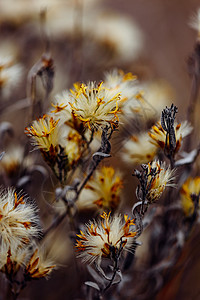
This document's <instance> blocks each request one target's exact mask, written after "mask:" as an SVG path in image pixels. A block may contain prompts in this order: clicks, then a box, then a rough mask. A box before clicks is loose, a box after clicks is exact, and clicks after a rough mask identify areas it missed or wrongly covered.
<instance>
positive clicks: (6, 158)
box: [0, 0, 200, 300]
mask: <svg viewBox="0 0 200 300" xmlns="http://www.w3.org/2000/svg"><path fill="white" fill-rule="evenodd" d="M84 2H85V3H84ZM95 2H96V1H95ZM97 2H100V1H97ZM97 2H96V6H95V7H94V6H93V4H92V2H90V1H89V0H88V1H86V0H85V1H75V0H74V1H69V3H68V6H67V5H64V4H63V3H62V1H61V2H59V5H61V7H60V10H58V11H57V9H58V7H57V6H55V3H54V2H53V1H52V3H53V5H54V6H53V7H54V9H55V10H54V11H53V12H52V11H51V14H50V17H49V16H48V10H43V11H42V12H41V13H40V22H38V23H37V24H40V28H41V32H42V34H41V36H42V42H43V43H44V51H43V53H42V51H41V53H42V55H41V57H39V56H38V55H36V54H35V57H34V59H33V58H32V59H31V57H29V56H27V55H24V56H23V55H22V54H19V53H18V54H17V53H14V54H13V57H7V58H5V57H2V58H1V57H0V107H1V113H0V115H1V117H2V121H1V123H0V146H1V148H0V150H1V154H0V179H1V191H0V271H1V273H0V275H1V289H0V298H1V299H22V298H24V297H29V296H28V295H31V293H32V292H33V289H34V287H35V286H36V285H34V283H33V282H34V281H39V280H42V279H41V278H51V276H53V278H54V281H55V282H56V284H55V285H53V288H54V289H55V290H54V293H55V294H54V295H53V296H52V297H53V298H52V297H51V298H50V299H59V297H60V299H63V295H62V296H61V295H57V296H56V289H58V283H59V284H60V285H63V282H60V281H59V279H56V273H59V272H61V271H62V272H64V273H66V274H67V276H69V277H70V276H71V275H70V272H74V274H75V275H74V276H72V277H73V278H74V282H73V283H72V281H73V279H72V281H70V280H69V286H68V287H67V288H66V290H67V291H69V290H70V288H71V287H70V285H73V288H72V290H73V295H70V296H69V298H66V297H65V299H72V298H73V299H88V300H89V299H96V300H97V299H113V300H114V299H134V300H145V299H155V297H156V296H157V295H158V294H159V293H160V292H162V290H163V289H164V288H165V286H166V283H168V282H169V280H170V278H171V277H170V276H172V271H173V269H174V268H175V267H176V264H177V262H178V261H179V259H180V257H181V254H182V253H183V251H184V247H185V244H186V242H187V241H188V240H189V238H190V237H191V234H192V232H193V230H194V228H195V226H196V224H198V223H199V197H200V177H199V174H198V168H197V167H196V165H197V164H198V154H199V149H200V148H199V144H198V143H196V142H195V143H194V140H195V139H193V138H192V136H193V133H192V131H193V129H195V114H194V112H195V110H196V108H197V100H198V91H199V78H200V40H199V36H200V13H199V12H198V14H197V16H196V17H195V19H194V20H193V21H192V26H193V27H194V28H195V29H196V30H197V32H198V37H197V40H196V43H195V47H194V52H193V53H192V54H191V55H190V57H189V60H188V67H189V73H190V75H191V78H192V88H191V97H190V98H191V99H190V103H189V106H188V112H187V120H183V121H181V122H178V121H177V118H178V117H179V114H178V107H177V106H176V105H174V104H173V103H172V104H171V103H170V101H171V96H168V95H169V94H170V93H169V91H168V89H167V88H166V86H165V84H160V86H159V85H158V86H157V87H156V88H155V86H154V85H153V84H150V83H148V82H146V83H145V82H142V81H140V80H139V79H138V77H137V76H136V75H134V74H132V72H127V73H126V72H124V71H122V70H121V69H117V67H115V68H114V66H115V64H116V65H117V66H119V65H120V66H122V67H123V66H125V62H126V63H127V61H131V60H133V58H134V59H136V58H137V55H138V52H139V50H140V49H141V47H142V41H143V38H142V34H141V33H140V30H139V29H138V28H137V27H136V25H135V24H132V23H131V22H129V21H128V20H126V21H124V22H123V18H122V19H121V17H120V16H117V15H116V16H107V15H106V14H105V15H104V16H103V17H102V15H101V13H99V11H98V9H97V7H98V5H100V4H99V3H98V4H97ZM31 3H32V2H31ZM20 5H21V6H22V7H23V5H24V3H23V2H20V3H19V7H18V13H19V15H20V17H21V19H20V20H17V19H16V18H15V17H14V16H13V15H12V14H9V10H7V6H6V4H3V5H2V9H3V10H2V11H3V13H0V14H2V18H3V20H4V22H5V25H4V26H5V31H6V30H7V31H9V30H12V28H14V29H15V30H16V31H17V30H21V41H20V43H21V45H20V46H22V45H26V40H27V39H28V35H27V28H26V26H25V25H24V24H26V22H27V20H28V22H30V24H31V25H33V24H34V16H33V13H32V12H31V11H29V10H27V11H26V12H25V11H24V10H23V9H22V8H21V6H20ZM32 5H33V3H32ZM37 5H39V4H37V1H36V2H35V6H36V7H37ZM63 5H64V6H63ZM84 5H86V7H87V8H88V12H87V13H86V15H84V10H83V8H84ZM38 7H39V6H38ZM66 7H67V10H68V11H67V12H66V14H67V15H69V16H71V15H70V13H71V12H72V11H73V13H74V19H73V21H72V20H71V19H70V18H69V19H67V17H66V18H63V15H62V9H66ZM88 13H93V15H94V16H93V18H96V22H97V24H96V26H97V28H96V34H95V29H94V28H93V27H92V26H90V24H89V23H88V20H87V18H88ZM59 18H60V20H62V22H63V23H62V22H60V23H59V24H57V27H56V24H55V20H58V19H59ZM66 19H67V20H66ZM70 22H71V23H70ZM120 22H122V24H123V29H124V36H123V39H122V40H121V42H119V40H120V32H119V36H118V26H119V25H120V24H121V23H120ZM72 24H73V26H72ZM9 26H10V27H9ZM12 26H13V27H12ZM101 26H105V30H107V34H106V33H105V32H106V31H105V30H104V31H101V30H100V28H101ZM121 26H122V25H121ZM33 28H34V27H33ZM49 29H51V31H52V33H49V32H48V31H49ZM2 30H3V29H2ZM133 33H135V40H132V39H131V41H129V42H128V40H129V34H130V35H132V34H133ZM0 34H1V35H2V32H1V31H0ZM54 35H55V36H54ZM36 36H37V34H36V29H35V28H34V29H33V31H32V35H31V36H30V37H29V42H30V43H31V46H32V47H33V48H34V47H35V48H37V47H39V49H40V48H41V46H39V45H40V43H41V42H40V41H39V38H38V39H37V38H36ZM38 36H40V35H38ZM53 44H54V47H55V48H56V47H57V48H56V51H57V55H58V58H57V57H56V55H54V54H53V53H54V51H53V46H52V45H53ZM60 45H62V47H64V50H63V51H61V47H60ZM7 46H8V45H7ZM20 46H19V47H20ZM10 47H11V46H10ZM126 47H127V48H126ZM11 50H12V49H11ZM131 51H132V52H131ZM134 51H135V52H134ZM16 52H17V51H16ZM65 52H66V54H67V55H66V54H65ZM130 52H131V54H130ZM59 53H60V54H59ZM64 54H65V56H64ZM0 55H1V52H0ZM59 55H60V57H59ZM63 57H64V58H65V60H66V61H64V59H63ZM36 58H37V59H36ZM89 59H90V62H89ZM35 61H37V62H35ZM71 61H73V62H71ZM110 61H112V64H111V63H110ZM15 62H16V64H15ZM86 62H88V64H87V66H86ZM116 62H117V63H116ZM31 65H32V67H31ZM55 65H56V67H55ZM62 65H63V66H62ZM27 66H29V69H30V71H29V72H28V74H25V71H24V70H25V68H27ZM59 66H60V68H61V71H60V73H59ZM66 66H67V68H68V70H66V69H67V68H66ZM62 67H63V68H62ZM84 67H85V73H83V72H84V71H83V70H84ZM110 67H112V69H111V71H109V72H108V71H107V72H105V71H106V69H107V68H110ZM97 69H99V70H100V71H99V73H98V72H97V73H98V74H99V75H100V76H97V77H96V78H98V77H101V78H100V80H88V78H90V77H93V76H91V74H95V70H97ZM125 69H127V67H126V68H125ZM91 70H92V71H91ZM57 72H58V79H59V80H58V79H56V76H57ZM103 73H104V74H103ZM65 74H66V75H65ZM81 74H85V75H84V76H83V78H80V77H81ZM64 77H65V78H64ZM14 78H15V79H14ZM58 81H60V82H61V84H60V83H58ZM72 81H73V82H72ZM84 81H85V82H84ZM60 85H62V87H63V88H64V90H63V91H61V88H60ZM22 89H23V90H26V92H27V94H26V95H23V93H22V92H21V90H22ZM145 90H146V91H147V95H148V91H149V93H150V95H154V97H153V98H157V99H153V100H152V99H151V96H149V97H148V96H146V92H145ZM15 93H16V95H17V97H18V99H19V100H17V101H15V102H13V97H15ZM160 94H161V96H160ZM15 98H16V97H15ZM165 99H166V101H165ZM154 101H158V102H159V104H158V105H157V104H156V103H155V102H154ZM173 102H174V101H173ZM13 112H14V113H16V112H17V114H19V115H20V118H21V123H22V127H24V128H25V129H24V132H23V135H22V132H21V127H20V126H15V124H14V123H12V119H9V115H10V114H11V115H12V114H13ZM24 115H25V116H26V117H25V118H24ZM24 122H25V123H26V124H24ZM116 144H117V147H116ZM116 148H117V149H120V150H116ZM40 154H41V155H40ZM113 155H115V157H116V158H117V162H114V160H112V159H111V157H112V156H113ZM196 163H197V164H196ZM127 165H128V166H129V169H128V167H127ZM130 168H131V169H132V171H130ZM128 172H129V173H128ZM125 173H126V174H125ZM127 173H128V174H130V175H131V173H132V175H133V177H132V178H131V180H129V181H128V182H127V181H126V179H125V176H127ZM127 190H129V192H130V191H131V196H130V193H129V196H128V193H127ZM134 190H135V191H134ZM28 194H30V196H28ZM33 199H34V200H33ZM141 240H142V242H141ZM141 253H142V254H141ZM188 255H189V254H188ZM46 284H47V285H51V283H50V282H49V281H47V283H46ZM64 285H66V283H64ZM41 286H42V285H40V288H41ZM40 288H38V289H40ZM53 288H52V289H53ZM36 289H37V286H36ZM33 297H34V296H30V299H33ZM42 298H44V297H43V296H42ZM47 298H48V299H49V295H47V296H46V298H44V299H47ZM27 299H28V298H27Z"/></svg>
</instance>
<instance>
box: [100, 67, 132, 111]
mask: <svg viewBox="0 0 200 300" xmlns="http://www.w3.org/2000/svg"><path fill="white" fill-rule="evenodd" d="M104 86H105V87H106V88H108V89H111V90H113V91H115V92H116V93H120V95H121V101H120V106H121V105H123V104H124V103H126V102H127V101H129V100H131V103H132V102H134V95H135V94H136V93H137V92H138V84H137V76H135V75H133V74H132V73H124V72H123V71H122V70H116V69H115V70H113V71H112V72H108V73H106V74H105V81H104ZM134 103H135V104H136V103H137V102H136V100H135V102H134Z"/></svg>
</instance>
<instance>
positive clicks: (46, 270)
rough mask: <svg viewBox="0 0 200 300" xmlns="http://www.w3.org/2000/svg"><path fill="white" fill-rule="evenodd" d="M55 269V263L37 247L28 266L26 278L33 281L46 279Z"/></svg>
mask: <svg viewBox="0 0 200 300" xmlns="http://www.w3.org/2000/svg"><path fill="white" fill-rule="evenodd" d="M55 267H56V265H55V263H53V262H52V258H51V257H48V255H47V254H45V250H44V249H41V248H39V247H37V248H36V249H35V251H34V253H33V254H32V256H31V257H30V259H29V260H28V262H27V264H26V267H25V276H26V278H32V279H39V278H42V277H46V276H48V275H49V274H50V273H51V272H52V270H53V269H54V268H55Z"/></svg>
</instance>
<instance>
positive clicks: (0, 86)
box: [0, 50, 23, 98]
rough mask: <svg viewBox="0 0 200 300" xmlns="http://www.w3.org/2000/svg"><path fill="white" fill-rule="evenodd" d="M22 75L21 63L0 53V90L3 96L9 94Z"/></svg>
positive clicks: (5, 96)
mask: <svg viewBox="0 0 200 300" xmlns="http://www.w3.org/2000/svg"><path fill="white" fill-rule="evenodd" d="M0 51H1V50H0ZM1 52H2V51H1ZM22 75H23V67H22V66H21V64H16V63H15V62H14V59H13V57H11V56H5V55H2V54H1V53H0V90H1V95H2V96H3V98H7V97H9V96H10V95H11V93H12V91H13V89H14V88H15V87H17V85H18V84H19V83H20V81H21V79H22Z"/></svg>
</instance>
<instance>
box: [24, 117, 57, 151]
mask: <svg viewBox="0 0 200 300" xmlns="http://www.w3.org/2000/svg"><path fill="white" fill-rule="evenodd" d="M25 130H26V131H25V133H26V134H27V135H28V136H31V137H32V141H33V145H34V146H36V147H37V148H39V149H41V150H42V151H45V152H49V151H54V149H55V148H56V146H58V145H59V142H60V137H61V132H60V131H59V129H58V121H55V120H54V119H53V118H52V117H50V116H48V115H44V116H43V117H42V118H39V119H38V120H37V121H33V125H32V126H31V127H26V128H25Z"/></svg>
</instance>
